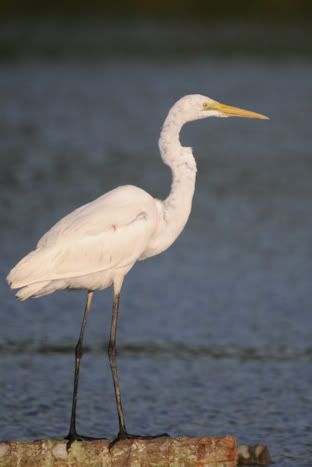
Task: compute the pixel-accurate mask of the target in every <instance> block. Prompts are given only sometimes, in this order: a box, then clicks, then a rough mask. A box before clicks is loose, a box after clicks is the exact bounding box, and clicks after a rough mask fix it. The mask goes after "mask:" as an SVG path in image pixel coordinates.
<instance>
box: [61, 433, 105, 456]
mask: <svg viewBox="0 0 312 467" xmlns="http://www.w3.org/2000/svg"><path fill="white" fill-rule="evenodd" d="M64 439H65V440H67V443H66V450H67V452H68V451H69V449H70V448H71V445H72V444H73V442H74V441H96V440H99V439H107V438H94V437H93V436H84V435H79V434H78V433H77V432H76V431H74V432H71V431H70V432H69V433H68V435H67V436H65V438H64Z"/></svg>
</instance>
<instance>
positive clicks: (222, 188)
mask: <svg viewBox="0 0 312 467" xmlns="http://www.w3.org/2000/svg"><path fill="white" fill-rule="evenodd" d="M35 24H37V23H35ZM118 28H119V29H118ZM192 31H193V33H192ZM217 31H218V28H216V27H214V28H213V27H212V28H207V30H206V29H205V28H204V29H196V27H195V28H193V29H192V28H189V27H188V28H187V29H184V28H183V27H180V28H178V29H174V28H170V27H168V25H167V26H166V27H165V26H161V25H155V24H153V25H146V24H142V25H141V26H139V25H137V28H136V29H135V30H132V29H131V27H130V26H129V25H127V27H126V26H125V24H121V25H119V26H118V25H116V24H115V25H114V26H112V24H110V25H108V24H104V25H100V24H99V23H98V22H96V23H90V24H89V23H85V25H84V27H82V25H81V24H79V27H78V26H75V25H72V26H71V30H70V34H68V31H67V29H66V27H65V26H64V25H62V24H59V23H49V24H48V25H47V24H46V25H44V24H43V25H42V24H40V23H38V24H37V29H36V30H35V32H34V30H33V29H32V28H29V26H27V27H22V25H21V24H20V25H19V26H18V27H17V26H16V25H15V26H12V24H7V25H5V27H3V28H2V29H1V34H0V39H1V50H2V55H1V57H2V60H1V62H0V167H1V171H0V172H1V175H0V176H1V205H0V215H1V225H0V240H1V249H2V251H1V258H2V260H1V263H0V270H1V276H2V278H3V280H2V281H1V283H0V293H1V297H2V306H1V327H0V380H1V389H0V413H1V423H0V439H16V438H17V439H31V438H43V437H61V436H63V435H65V434H66V432H67V428H68V422H69V415H70V404H71V391H72V376H73V349H74V345H75V343H76V339H77V337H78V333H79V328H80V323H81V319H82V313H83V307H84V302H85V293H84V292H76V293H69V292H59V293H57V294H53V295H51V296H48V297H45V298H42V299H38V300H29V301H27V302H24V303H18V302H16V301H15V299H14V295H13V293H12V292H11V291H10V290H9V289H8V287H7V285H6V283H5V280H4V277H5V275H6V274H7V272H8V270H9V269H10V268H11V267H12V266H13V265H14V264H15V262H16V261H17V260H18V259H19V258H20V257H21V256H22V255H24V254H25V253H26V252H28V251H29V250H30V249H32V248H33V246H34V244H35V243H36V241H37V240H38V238H39V237H40V236H41V235H42V234H43V233H44V232H45V231H46V230H47V229H48V228H49V227H50V226H51V225H52V224H53V223H54V222H55V221H56V220H58V219H59V218H60V217H61V216H62V215H64V214H66V213H67V212H69V211H70V210H72V209H74V208H75V207H77V206H78V205H80V204H83V203H85V202H88V201H90V200H92V199H93V198H95V197H97V196H99V195H100V194H102V193H103V192H105V191H108V190H109V189H111V188H113V187H115V186H117V185H120V184H124V183H131V184H136V185H139V186H141V187H143V188H145V189H147V190H148V191H149V192H150V193H152V194H154V195H155V196H157V197H164V196H166V195H167V193H168V190H169V185H170V173H169V171H168V170H167V168H166V167H165V166H163V165H162V163H161V160H160V158H159V154H158V148H157V139H158V135H159V129H160V126H161V123H162V121H163V119H164V117H165V115H166V112H167V111H168V109H169V107H170V106H171V104H173V102H174V101H175V100H176V99H177V98H179V97H180V96H182V95H184V94H187V93H202V94H206V95H208V96H210V97H212V98H215V99H218V100H220V101H223V102H226V103H229V104H232V105H237V106H241V107H245V108H250V109H252V110H255V111H258V112H261V113H265V114H267V115H269V116H270V117H271V120H270V121H265V122H263V121H247V120H239V119H237V120H235V119H210V120H206V121H201V122H196V123H194V124H190V125H188V126H186V127H185V129H184V130H183V132H182V142H183V143H184V144H185V145H189V146H193V148H194V154H195V155H196V157H197V161H198V169H199V173H198V180H197V191H196V195H195V198H194V203H193V211H192V215H191V218H190V221H189V223H188V225H187V227H186V229H185V231H184V233H183V235H182V236H181V237H180V238H179V239H178V241H177V242H176V244H175V245H174V246H173V247H172V248H171V249H170V250H169V251H167V252H166V253H164V254H162V255H160V256H159V257H155V258H153V259H150V260H148V261H146V262H142V263H139V264H138V265H137V266H136V267H135V268H134V269H133V270H132V271H131V273H130V274H129V275H128V277H127V279H126V281H125V285H124V289H123V294H122V301H121V312H120V322H119V330H118V332H119V335H118V337H119V371H120V379H121V385H122V395H123V399H124V406H125V411H126V417H127V424H128V429H129V431H131V432H138V433H158V432H164V431H166V432H170V433H171V434H172V435H178V434H181V435H182V434H183V435H223V434H234V435H236V436H237V437H238V442H239V443H249V444H253V443H266V444H268V445H269V448H270V450H271V453H272V457H273V460H274V461H275V465H276V466H278V467H282V466H283V467H284V466H287V467H288V466H296V467H303V466H311V465H312V447H311V444H312V428H311V426H312V410H311V402H312V392H311V384H312V371H311V359H312V343H311V324H312V314H311V305H312V290H311V273H312V243H311V234H312V215H311V199H312V184H311V180H312V155H311V143H312V136H311V114H312V104H311V98H312V89H311V83H312V63H311V56H310V55H309V54H305V51H304V50H303V49H302V48H301V47H299V46H298V50H296V48H295V47H294V46H293V47H289V49H287V47H286V46H285V44H293V43H294V41H295V40H296V39H297V42H295V43H297V44H300V38H301V41H302V37H304V34H305V33H306V34H307V35H308V34H309V33H308V30H304V28H300V27H299V28H297V29H296V30H295V32H294V30H293V29H292V30H287V28H286V29H285V30H284V40H282V38H283V37H282V38H281V36H280V35H279V34H276V30H275V29H274V28H271V29H269V28H268V29H267V30H266V34H264V32H263V31H262V36H261V34H260V32H261V27H259V26H258V27H255V28H249V29H248V28H243V27H241V26H239V27H238V26H232V29H229V28H227V27H225V26H224V28H223V35H221V36H220V35H218V33H217ZM231 31H236V32H235V35H231ZM259 31H260V32H259ZM226 34H228V36H227V35H226ZM262 37H263V41H261V38H262ZM109 41H111V42H109ZM307 42H308V41H307ZM214 43H215V44H217V46H216V48H214V47H213V44H214ZM110 44H111V47H110ZM181 44H182V45H181ZM183 44H184V46H183ZM222 44H223V46H222ZM307 47H308V46H307ZM308 48H309V47H308ZM111 301H112V293H111V291H110V290H106V291H103V292H101V293H97V294H96V297H95V301H94V308H93V312H92V314H91V317H90V322H89V325H88V329H87V339H86V350H87V352H86V354H85V356H84V358H83V361H82V374H81V388H80V398H79V407H78V413H79V416H78V418H79V424H78V428H79V431H80V432H82V433H84V434H89V435H104V436H109V437H113V436H114V434H116V431H117V417H116V413H115V406H114V399H113V389H112V383H111V376H110V371H109V367H108V362H107V357H106V352H105V346H106V342H107V339H108V335H109V326H110V318H111Z"/></svg>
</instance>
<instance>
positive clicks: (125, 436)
mask: <svg viewBox="0 0 312 467" xmlns="http://www.w3.org/2000/svg"><path fill="white" fill-rule="evenodd" d="M166 437H167V438H170V435H168V433H161V434H159V435H133V434H130V433H127V432H125V431H123V432H119V433H118V435H117V437H116V438H115V439H114V440H113V441H112V442H111V443H110V444H109V447H108V448H109V449H111V448H112V447H113V446H114V445H115V444H116V443H118V442H119V441H123V440H124V439H156V438H166Z"/></svg>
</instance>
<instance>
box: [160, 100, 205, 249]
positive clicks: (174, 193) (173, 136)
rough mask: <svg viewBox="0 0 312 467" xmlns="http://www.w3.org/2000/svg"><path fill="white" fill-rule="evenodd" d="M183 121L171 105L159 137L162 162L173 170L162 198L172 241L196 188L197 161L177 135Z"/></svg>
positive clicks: (183, 224) (189, 208)
mask: <svg viewBox="0 0 312 467" xmlns="http://www.w3.org/2000/svg"><path fill="white" fill-rule="evenodd" d="M184 123H186V122H185V121H184V120H183V119H182V118H181V116H180V115H179V114H178V113H176V112H175V109H174V108H173V109H172V110H171V111H170V112H169V114H168V117H167V118H166V120H165V122H164V125H163V127H162V131H161V134H160V138H159V149H160V153H161V157H162V160H163V162H164V163H165V164H166V165H168V166H169V167H170V169H171V172H172V183H171V190H170V193H169V196H168V197H167V198H166V199H165V200H164V201H163V207H164V220H165V223H166V227H167V230H168V232H167V234H168V236H169V237H170V240H171V243H172V242H173V241H174V240H175V239H176V238H177V236H178V235H179V234H180V233H181V231H182V230H183V228H184V226H185V224H186V222H187V220H188V218H189V215H190V212H191V208H192V200H193V195H194V191H195V181H196V171H197V169H196V162H195V159H194V156H193V154H192V149H191V148H188V147H184V146H182V145H181V143H180V139H179V135H180V131H181V128H182V126H183V125H184Z"/></svg>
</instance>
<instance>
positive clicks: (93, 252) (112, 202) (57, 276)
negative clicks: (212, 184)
mask: <svg viewBox="0 0 312 467" xmlns="http://www.w3.org/2000/svg"><path fill="white" fill-rule="evenodd" d="M212 116H214V117H247V118H259V119H266V118H267V117H265V116H264V115H260V114H257V113H255V112H251V111H248V110H243V109H239V108H236V107H231V106H228V105H224V104H221V103H219V102H217V101H215V100H212V99H210V98H208V97H205V96H201V95H188V96H184V97H182V98H181V99H180V100H179V101H178V102H176V103H175V104H174V105H173V107H172V108H171V109H170V111H169V114H168V116H167V118H166V120H165V122H164V124H163V127H162V130H161V134H160V139H159V148H160V153H161V157H162V160H163V162H164V163H165V164H167V165H168V166H169V167H170V169H171V171H172V176H173V180H172V185H171V190H170V194H169V196H168V197H167V198H166V199H165V200H164V201H161V200H158V199H155V198H153V197H152V196H151V195H150V194H148V193H147V192H146V191H144V190H142V189H141V188H138V187H135V186H130V185H126V186H120V187H118V188H115V189H114V190H112V191H110V192H108V193H106V194H104V195H103V196H101V197H100V198H98V199H96V200H94V201H92V202H91V203H88V204H85V205H84V206H82V207H80V208H78V209H76V210H74V211H73V212H71V213H70V214H68V215H67V216H65V217H63V218H62V219H61V220H60V221H59V222H57V223H56V224H55V225H54V226H53V227H52V228H51V229H50V230H49V231H48V232H47V233H46V234H45V235H44V236H43V237H42V238H41V239H40V240H39V242H38V244H37V246H36V248H35V249H34V250H33V251H31V252H30V253H29V254H28V255H27V256H25V257H24V258H23V259H22V260H21V261H19V263H17V265H16V266H15V267H14V268H13V269H12V270H11V272H10V273H9V275H8V277H7V280H8V283H9V285H10V286H11V287H12V288H13V289H19V291H18V292H17V294H16V296H17V298H18V299H20V300H26V299H27V298H30V297H39V296H42V295H47V294H49V293H52V292H55V291H56V290H60V289H86V290H87V304H86V307H85V312H84V317H83V321H82V326H81V331H80V336H79V340H78V342H77V345H76V348H75V376H74V389H73V400H72V412H71V421H70V428H69V433H68V436H67V439H69V440H75V439H78V440H81V439H89V438H88V437H85V436H81V435H79V434H78V433H77V431H76V404H77V391H78V380H79V370H80V359H81V357H82V345H83V338H84V332H85V327H86V323H87V318H88V315H89V313H90V309H91V303H92V298H93V294H94V291H95V290H98V289H105V288H107V287H110V286H111V285H112V286H113V290H114V301H113V313H112V324H111V333H110V340H109V345H108V355H109V362H110V366H111V371H112V376H113V383H114V391H115V398H116V404H117V412H118V419H119V433H118V435H117V438H116V440H119V439H124V438H129V437H133V436H135V435H130V434H128V432H127V430H126V424H125V416H124V412H123V408H122V403H121V396H120V388H119V382H118V374H117V366H116V328H117V317H118V308H119V295H120V291H121V287H122V283H123V280H124V277H125V275H126V274H127V273H128V272H129V270H130V269H131V268H132V266H133V265H134V264H135V262H136V261H139V260H143V259H146V258H149V257H151V256H154V255H158V254H159V253H161V252H162V251H164V250H166V249H167V248H169V247H170V245H171V244H172V243H173V242H174V241H175V240H176V238H177V237H178V235H179V234H180V233H181V232H182V230H183V228H184V226H185V224H186V222H187V219H188V217H189V215H190V211H191V206H192V199H193V194H194V189H195V179H196V162H195V159H194V156H193V154H192V149H191V148H189V147H183V146H182V145H181V144H180V140H179V134H180V130H181V128H182V126H183V125H184V124H185V123H187V122H190V121H193V120H199V119H203V118H207V117H212Z"/></svg>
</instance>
